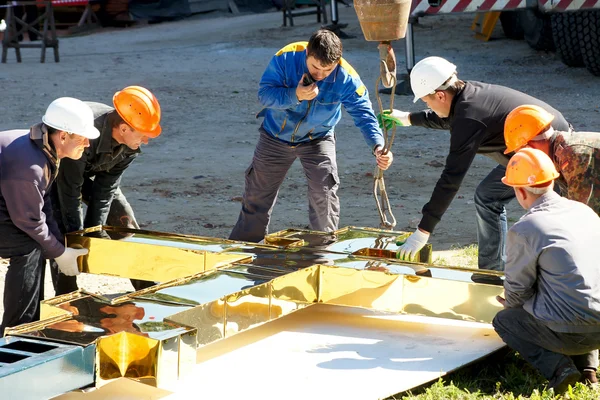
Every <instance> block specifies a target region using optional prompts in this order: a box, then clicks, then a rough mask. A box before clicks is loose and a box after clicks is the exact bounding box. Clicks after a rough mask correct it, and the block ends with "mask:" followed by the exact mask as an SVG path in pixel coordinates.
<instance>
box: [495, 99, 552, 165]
mask: <svg viewBox="0 0 600 400" xmlns="http://www.w3.org/2000/svg"><path fill="white" fill-rule="evenodd" d="M553 119H554V115H552V114H550V113H549V112H548V111H546V110H544V109H543V108H542V107H538V106H534V105H524V106H519V107H517V108H515V109H514V110H512V111H511V112H510V113H509V114H508V116H507V117H506V121H505V122H504V141H505V142H506V151H505V152H504V154H508V153H512V152H513V151H517V150H519V149H520V148H521V147H523V146H525V145H526V144H527V142H529V141H530V140H531V139H533V138H534V137H536V136H537V135H539V134H540V133H542V132H544V131H545V130H546V129H548V128H549V127H550V124H551V123H552V120H553Z"/></svg>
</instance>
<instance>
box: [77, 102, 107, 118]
mask: <svg viewBox="0 0 600 400" xmlns="http://www.w3.org/2000/svg"><path fill="white" fill-rule="evenodd" d="M84 103H85V104H87V105H88V106H89V107H90V108H91V109H92V112H93V113H94V119H95V118H97V117H98V116H100V115H104V114H108V113H109V112H111V111H113V110H114V108H113V107H112V106H109V105H107V104H104V103H99V102H96V101H85V102H84Z"/></svg>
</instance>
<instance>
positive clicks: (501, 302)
mask: <svg viewBox="0 0 600 400" xmlns="http://www.w3.org/2000/svg"><path fill="white" fill-rule="evenodd" d="M496 300H497V301H498V303H500V304H502V307H506V300H505V299H504V297H502V296H496Z"/></svg>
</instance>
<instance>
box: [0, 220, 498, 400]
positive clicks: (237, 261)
mask: <svg viewBox="0 0 600 400" xmlns="http://www.w3.org/2000/svg"><path fill="white" fill-rule="evenodd" d="M408 235H409V233H406V232H396V231H385V230H380V229H369V228H354V227H350V228H343V229H340V230H338V231H336V232H332V233H325V232H314V231H307V230H294V229H290V230H286V231H282V232H277V233H274V234H272V235H269V236H268V237H266V238H265V244H252V243H243V242H234V241H227V240H222V239H212V238H202V237H192V236H187V235H176V234H165V233H160V232H150V231H141V230H128V229H121V228H117V229H112V228H109V227H97V228H94V229H91V230H88V231H85V232H80V233H78V234H70V236H69V237H68V238H67V241H68V243H69V245H71V246H75V247H77V246H83V247H88V248H90V254H89V255H88V256H87V257H84V264H85V265H87V267H86V268H87V270H88V271H89V272H93V273H108V274H113V272H111V271H113V270H115V271H118V273H121V274H122V275H120V276H126V275H127V276H128V277H132V278H138V279H148V280H152V281H158V282H160V283H157V284H156V285H154V286H152V287H150V288H147V289H143V290H141V291H138V292H134V293H124V294H116V295H111V296H110V298H106V297H103V296H102V295H90V294H87V293H84V292H81V291H80V292H74V293H71V294H68V295H65V296H60V297H58V298H54V299H49V300H46V301H44V302H43V304H42V312H43V318H44V320H43V321H39V322H35V323H32V324H27V325H24V326H20V327H16V328H14V329H12V330H9V331H8V333H9V334H19V335H23V336H24V337H30V338H47V339H50V340H53V341H61V342H67V343H78V344H82V345H90V344H94V345H96V348H97V356H96V363H97V365H98V370H97V381H96V385H97V386H100V385H103V384H104V383H106V382H108V381H111V380H114V379H116V378H119V377H130V378H132V379H136V380H139V381H142V382H145V383H148V384H151V385H155V386H160V387H166V386H168V385H170V384H171V382H174V381H176V380H177V379H181V377H182V376H184V375H185V371H186V370H190V366H191V365H192V364H194V362H195V361H196V358H198V359H207V358H206V354H208V353H206V354H204V353H202V352H201V350H200V351H199V352H198V353H196V349H197V348H200V349H205V348H206V351H207V352H209V353H210V352H212V351H213V350H210V349H213V348H215V346H217V348H218V346H219V343H217V342H227V341H228V340H230V339H232V338H234V337H237V336H242V337H244V335H247V334H248V332H252V331H254V330H256V329H263V328H264V327H265V326H267V327H268V326H271V325H273V324H275V325H273V326H277V323H278V321H276V320H282V319H286V318H282V317H285V316H286V315H288V314H292V313H296V311H303V312H305V311H304V309H305V308H312V307H313V306H314V305H317V304H320V305H319V307H321V306H322V305H323V304H327V305H328V306H332V307H333V306H338V307H337V308H336V309H340V310H341V309H342V308H343V309H347V310H355V309H362V310H370V311H369V312H374V313H379V312H385V313H390V314H389V315H390V316H389V318H398V317H399V316H402V317H403V318H408V317H419V318H429V317H437V319H438V320H439V321H438V323H441V324H446V325H448V324H452V323H462V324H466V323H486V324H489V323H490V322H491V320H492V318H493V316H494V315H495V314H496V313H497V311H498V310H499V309H500V305H499V304H497V302H496V301H495V296H496V295H498V294H501V293H502V286H501V285H488V284H480V283H477V282H478V281H477V280H476V279H474V276H475V275H483V276H484V277H485V278H486V279H487V278H493V279H492V281H494V282H496V283H498V281H500V283H501V279H500V277H501V274H497V273H493V272H486V271H477V272H475V271H472V270H466V269H460V268H452V267H441V266H435V265H431V264H429V263H415V262H405V261H400V260H397V259H396V252H397V248H398V245H397V244H396V241H397V240H398V239H401V238H404V237H406V236H408ZM427 252H428V253H427ZM420 256H421V257H423V258H422V259H424V260H425V259H426V260H428V261H430V259H431V247H430V246H428V248H427V249H425V250H424V252H422V253H421V254H420ZM86 263H87V264H86ZM200 265H202V266H200ZM130 273H133V274H134V275H133V276H129V275H128V274H130ZM142 273H145V274H146V275H145V278H141V274H142ZM150 277H151V278H150ZM339 306H343V307H339ZM346 312H349V311H336V312H335V313H342V314H343V313H346ZM364 312H365V313H366V311H364ZM368 315H370V314H368V313H366V314H364V315H363V316H362V317H361V318H362V321H363V323H365V324H367V325H368V324H369V323H370V320H369V318H370V317H369V316H368ZM377 318H378V319H381V318H383V319H385V318H384V317H383V316H378V317H377ZM386 318H387V317H386ZM427 321H430V320H429V319H428V320H427ZM442 321H445V322H442ZM452 321H454V322H452ZM428 323H429V322H428ZM403 326H404V325H403ZM477 326H479V325H477ZM245 337H248V336H245ZM206 345H210V346H206ZM203 357H204V358H203ZM285 365H286V367H287V365H288V363H287V361H286V364H285ZM225 375H227V374H225ZM212 377H213V375H211V378H212ZM197 378H198V377H196V379H197ZM211 385H212V381H211ZM411 387H413V386H411ZM398 391H399V390H398ZM334 397H337V396H334Z"/></svg>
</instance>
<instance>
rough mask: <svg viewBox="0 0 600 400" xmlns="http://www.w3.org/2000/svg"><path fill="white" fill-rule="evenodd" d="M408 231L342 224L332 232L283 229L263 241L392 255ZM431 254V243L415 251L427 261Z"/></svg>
mask: <svg viewBox="0 0 600 400" xmlns="http://www.w3.org/2000/svg"><path fill="white" fill-rule="evenodd" d="M409 235H410V232H401V231H390V230H385V229H373V228H357V227H345V228H342V229H339V230H337V231H335V232H318V231H311V230H306V229H286V230H283V231H279V232H275V233H272V234H269V235H267V236H266V237H265V243H267V244H272V245H285V244H286V243H288V244H289V246H290V247H291V246H293V247H307V248H311V249H319V250H324V251H327V252H333V253H342V254H356V255H365V256H371V257H378V258H382V257H387V258H396V251H395V250H397V249H398V247H399V246H398V245H397V244H396V242H397V241H399V240H402V241H403V240H406V238H407V237H408V236H409ZM378 250H379V251H378ZM381 250H383V251H381ZM431 254H432V249H431V245H430V244H427V245H425V247H423V249H422V250H421V251H420V252H419V254H418V255H417V261H421V262H423V263H431Z"/></svg>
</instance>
